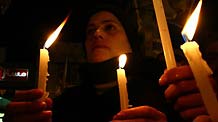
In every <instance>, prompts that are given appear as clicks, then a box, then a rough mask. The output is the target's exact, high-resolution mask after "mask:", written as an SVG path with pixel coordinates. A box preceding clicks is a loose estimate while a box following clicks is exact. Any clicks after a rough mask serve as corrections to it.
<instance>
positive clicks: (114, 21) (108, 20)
mask: <svg viewBox="0 0 218 122" xmlns="http://www.w3.org/2000/svg"><path fill="white" fill-rule="evenodd" d="M109 22H112V23H116V24H120V23H119V22H117V21H116V20H113V19H106V20H103V21H102V22H101V24H105V23H109ZM92 26H93V27H94V26H95V24H94V23H91V24H88V26H87V28H88V27H92Z"/></svg>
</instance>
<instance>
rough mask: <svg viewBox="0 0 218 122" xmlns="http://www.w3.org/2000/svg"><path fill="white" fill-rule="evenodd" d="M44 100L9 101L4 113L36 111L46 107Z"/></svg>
mask: <svg viewBox="0 0 218 122" xmlns="http://www.w3.org/2000/svg"><path fill="white" fill-rule="evenodd" d="M46 106H47V105H46V102H43V101H34V102H11V103H9V104H8V106H7V109H6V113H7V114H16V113H25V112H37V111H42V110H44V109H46Z"/></svg>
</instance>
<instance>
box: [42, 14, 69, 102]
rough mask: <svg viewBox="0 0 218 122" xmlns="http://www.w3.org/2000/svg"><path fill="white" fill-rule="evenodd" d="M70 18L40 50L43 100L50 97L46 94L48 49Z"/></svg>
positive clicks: (65, 20)
mask: <svg viewBox="0 0 218 122" xmlns="http://www.w3.org/2000/svg"><path fill="white" fill-rule="evenodd" d="M68 18H69V15H68V16H67V17H66V18H65V19H64V21H63V22H62V23H61V25H60V26H59V27H58V28H57V29H56V30H55V31H54V32H53V33H52V34H51V35H50V36H49V38H48V40H47V41H46V43H45V45H44V47H43V49H40V59H39V78H38V88H39V89H42V90H43V91H44V95H43V97H42V99H43V98H46V97H48V95H49V93H48V92H46V81H47V80H48V78H47V76H49V74H48V62H49V53H48V50H47V48H49V47H50V46H51V44H52V43H53V42H54V41H55V40H56V38H57V37H58V35H59V33H60V32H61V30H62V28H63V26H64V25H65V23H66V22H67V20H68Z"/></svg>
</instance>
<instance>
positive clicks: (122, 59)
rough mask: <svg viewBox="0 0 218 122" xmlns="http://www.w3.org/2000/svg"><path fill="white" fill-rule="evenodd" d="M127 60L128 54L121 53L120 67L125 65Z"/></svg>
mask: <svg viewBox="0 0 218 122" xmlns="http://www.w3.org/2000/svg"><path fill="white" fill-rule="evenodd" d="M126 60H127V57H126V54H122V55H120V57H119V67H120V68H123V67H124V66H125V64H126Z"/></svg>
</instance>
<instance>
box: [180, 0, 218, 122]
mask: <svg viewBox="0 0 218 122" xmlns="http://www.w3.org/2000/svg"><path fill="white" fill-rule="evenodd" d="M201 5H202V0H200V1H199V3H198V5H197V7H196V9H195V10H194V12H193V13H192V15H191V16H190V18H189V20H188V21H187V23H186V24H185V26H184V28H183V30H182V35H183V37H184V39H185V40H186V42H185V43H184V44H183V45H181V49H182V50H183V52H184V54H185V56H186V58H187V60H188V63H189V65H190V68H191V70H192V72H193V75H194V78H195V80H196V84H197V86H198V88H199V91H200V93H201V96H202V98H203V101H204V104H205V106H206V109H207V112H208V113H209V115H210V117H211V119H212V121H213V122H218V112H217V111H218V102H217V98H216V94H215V92H214V90H213V88H212V85H211V83H210V78H209V76H210V75H211V74H212V73H213V72H212V70H211V69H210V67H209V66H208V64H207V62H206V61H205V60H204V59H202V55H201V52H200V50H199V45H198V44H197V43H196V42H195V41H189V40H192V38H193V36H194V32H195V29H196V26H197V21H196V20H198V18H199V14H200V9H201Z"/></svg>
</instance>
